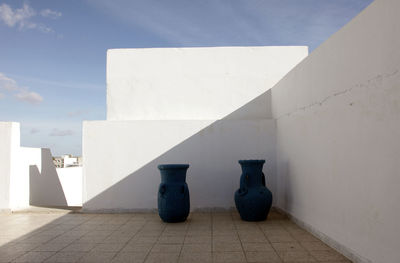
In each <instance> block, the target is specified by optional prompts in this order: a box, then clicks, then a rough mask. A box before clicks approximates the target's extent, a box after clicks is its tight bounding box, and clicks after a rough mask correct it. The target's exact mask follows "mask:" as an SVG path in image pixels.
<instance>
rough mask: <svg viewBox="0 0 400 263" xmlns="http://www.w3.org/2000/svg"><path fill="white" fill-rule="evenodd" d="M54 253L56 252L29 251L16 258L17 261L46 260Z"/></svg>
mask: <svg viewBox="0 0 400 263" xmlns="http://www.w3.org/2000/svg"><path fill="white" fill-rule="evenodd" d="M54 254H55V252H28V253H26V254H24V255H22V256H20V257H18V258H17V259H15V262H17V263H18V262H44V261H45V260H46V259H48V258H49V257H51V256H52V255H54Z"/></svg>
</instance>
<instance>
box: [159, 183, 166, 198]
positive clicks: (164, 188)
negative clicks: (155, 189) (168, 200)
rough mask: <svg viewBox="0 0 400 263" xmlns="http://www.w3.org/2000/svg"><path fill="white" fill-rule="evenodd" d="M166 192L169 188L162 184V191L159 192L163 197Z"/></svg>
mask: <svg viewBox="0 0 400 263" xmlns="http://www.w3.org/2000/svg"><path fill="white" fill-rule="evenodd" d="M166 190H167V186H166V185H165V184H161V185H160V190H159V192H160V194H161V196H163V195H164V193H165V191H166Z"/></svg>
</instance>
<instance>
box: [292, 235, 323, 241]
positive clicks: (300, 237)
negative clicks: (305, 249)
mask: <svg viewBox="0 0 400 263" xmlns="http://www.w3.org/2000/svg"><path fill="white" fill-rule="evenodd" d="M292 236H293V237H294V238H295V239H296V240H297V241H299V242H319V241H320V240H319V239H318V238H316V237H314V236H313V235H311V234H309V233H306V234H300V235H297V234H292Z"/></svg>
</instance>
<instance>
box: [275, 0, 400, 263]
mask: <svg viewBox="0 0 400 263" xmlns="http://www.w3.org/2000/svg"><path fill="white" fill-rule="evenodd" d="M399 11H400V1H398V0H377V1H375V2H373V3H372V4H371V5H370V6H369V7H368V8H367V9H366V10H364V11H363V12H362V13H361V14H360V15H358V16H357V17H356V18H355V19H354V20H353V21H351V22H350V23H349V24H348V25H346V26H345V27H344V28H343V29H341V30H340V31H339V32H337V33H336V34H335V35H334V36H333V37H331V38H330V39H329V40H327V41H326V42H325V43H324V44H323V45H321V46H320V47H319V48H317V49H316V50H315V51H314V52H313V53H312V54H311V55H310V56H309V57H308V58H306V59H305V60H304V61H303V62H302V63H300V64H299V65H298V66H297V67H296V68H295V69H293V70H292V71H291V72H290V73H289V74H288V75H287V76H285V77H284V78H283V79H282V80H281V81H280V82H279V83H278V84H277V85H276V86H274V87H273V89H272V110H273V115H274V117H275V118H276V125H277V151H278V154H277V170H278V176H277V177H278V188H279V196H278V205H279V207H280V208H282V209H284V210H285V211H286V212H288V213H289V214H290V215H292V216H293V217H295V218H296V219H297V220H299V222H302V223H303V224H304V225H305V226H307V227H308V228H309V229H311V230H312V231H314V233H316V234H318V235H319V236H320V237H322V238H324V239H325V240H326V241H327V242H328V243H331V244H332V245H334V246H336V247H337V248H339V249H340V250H341V251H342V252H344V253H345V254H346V255H347V256H349V257H351V258H352V259H353V260H354V261H361V262H380V263H385V262H387V263H393V262H400V250H399V237H400V224H399V222H400V210H399V200H400V191H399V187H400V139H399V138H400V52H399V47H400V20H399Z"/></svg>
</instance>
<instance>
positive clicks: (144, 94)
mask: <svg viewBox="0 0 400 263" xmlns="http://www.w3.org/2000/svg"><path fill="white" fill-rule="evenodd" d="M307 54H308V49H307V47H209V48H150V49H111V50H108V52H107V120H164V119H166V120H168V119H170V120H182V119H186V120H215V119H221V118H223V117H225V116H226V115H228V114H230V113H231V112H232V111H234V110H236V109H237V108H240V107H241V106H243V105H245V104H246V103H248V102H249V101H251V100H252V99H254V98H256V97H257V96H259V95H261V94H262V93H263V92H265V91H266V90H268V89H269V88H271V87H272V86H273V85H274V84H276V83H277V82H278V81H279V80H280V79H281V78H282V77H283V76H284V75H285V74H286V73H287V72H288V71H289V70H290V69H292V68H293V67H294V66H295V65H296V64H298V63H299V62H300V61H301V60H302V59H304V58H305V57H306V56H307ZM252 113H254V112H248V115H249V116H247V117H252V116H251V114H252Z"/></svg>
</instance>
